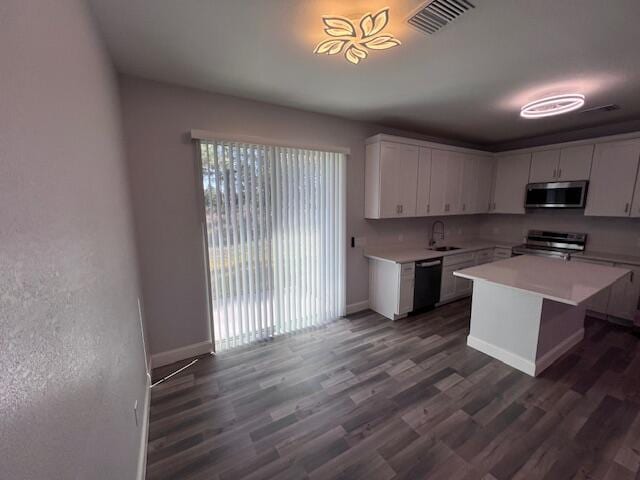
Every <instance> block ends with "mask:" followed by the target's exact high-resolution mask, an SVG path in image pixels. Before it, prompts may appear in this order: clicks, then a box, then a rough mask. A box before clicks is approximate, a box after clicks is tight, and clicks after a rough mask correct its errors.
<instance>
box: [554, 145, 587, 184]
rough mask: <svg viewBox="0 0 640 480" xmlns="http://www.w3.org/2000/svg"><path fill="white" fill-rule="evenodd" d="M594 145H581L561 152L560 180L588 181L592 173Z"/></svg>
mask: <svg viewBox="0 0 640 480" xmlns="http://www.w3.org/2000/svg"><path fill="white" fill-rule="evenodd" d="M592 159H593V145H579V146H577V147H568V148H563V149H562V150H561V151H560V167H559V169H558V179H559V180H562V181H571V180H588V179H589V174H590V173H591V160H592Z"/></svg>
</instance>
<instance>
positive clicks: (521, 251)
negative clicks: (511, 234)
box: [513, 230, 587, 260]
mask: <svg viewBox="0 0 640 480" xmlns="http://www.w3.org/2000/svg"><path fill="white" fill-rule="evenodd" d="M586 243H587V234H586V233H567V232H549V231H547V230H529V234H528V235H527V243H524V244H522V245H518V246H517V247H513V254H514V255H538V256H542V257H551V258H561V259H563V260H569V259H570V258H571V254H572V253H577V252H582V251H583V250H584V247H585V245H586Z"/></svg>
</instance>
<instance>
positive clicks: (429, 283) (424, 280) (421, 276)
mask: <svg viewBox="0 0 640 480" xmlns="http://www.w3.org/2000/svg"><path fill="white" fill-rule="evenodd" d="M441 281H442V259H441V258H439V259H437V260H420V261H418V262H416V269H415V281H414V290H413V310H414V311H416V310H423V309H427V308H433V307H434V306H435V304H436V303H438V302H439V301H440V282H441Z"/></svg>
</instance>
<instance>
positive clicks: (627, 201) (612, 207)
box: [584, 140, 640, 217]
mask: <svg viewBox="0 0 640 480" xmlns="http://www.w3.org/2000/svg"><path fill="white" fill-rule="evenodd" d="M639 158H640V140H632V141H621V142H610V143H601V144H598V145H596V148H595V151H594V154H593V163H592V166H591V177H590V179H589V191H588V192H587V206H586V208H585V211H584V214H585V215H593V216H608V217H628V216H629V215H630V214H631V210H632V208H631V203H632V200H633V191H634V186H635V184H636V176H637V173H638V159H639Z"/></svg>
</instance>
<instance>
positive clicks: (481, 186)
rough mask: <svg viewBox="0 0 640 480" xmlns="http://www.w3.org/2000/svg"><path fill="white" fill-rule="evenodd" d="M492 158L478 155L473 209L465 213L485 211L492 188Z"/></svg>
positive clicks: (488, 205)
mask: <svg viewBox="0 0 640 480" xmlns="http://www.w3.org/2000/svg"><path fill="white" fill-rule="evenodd" d="M494 164H495V162H494V160H493V158H492V157H481V156H479V157H478V177H477V185H478V188H477V191H476V202H475V209H474V211H473V212H467V213H487V212H488V211H489V207H490V203H491V195H492V188H493V175H494Z"/></svg>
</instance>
